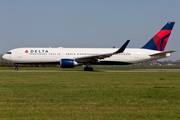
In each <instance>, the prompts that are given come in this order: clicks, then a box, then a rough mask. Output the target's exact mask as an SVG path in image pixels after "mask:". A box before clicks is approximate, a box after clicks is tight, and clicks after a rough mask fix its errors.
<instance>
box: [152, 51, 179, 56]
mask: <svg viewBox="0 0 180 120" xmlns="http://www.w3.org/2000/svg"><path fill="white" fill-rule="evenodd" d="M176 51H177V50H171V51H166V52H161V53H156V54H152V55H149V56H161V55H166V54H168V53H173V52H176Z"/></svg>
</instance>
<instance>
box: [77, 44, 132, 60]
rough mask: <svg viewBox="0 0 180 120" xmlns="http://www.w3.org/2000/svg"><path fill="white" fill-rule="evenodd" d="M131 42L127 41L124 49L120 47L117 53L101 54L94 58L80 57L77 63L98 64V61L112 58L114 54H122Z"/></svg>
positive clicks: (123, 46)
mask: <svg viewBox="0 0 180 120" xmlns="http://www.w3.org/2000/svg"><path fill="white" fill-rule="evenodd" d="M129 41H130V40H127V41H126V42H125V43H124V44H123V45H122V47H120V48H119V49H118V50H117V51H115V52H113V53H106V54H99V55H93V56H86V57H80V58H76V59H75V61H76V62H80V63H85V62H97V61H98V59H104V58H107V57H111V56H112V55H114V54H117V53H122V52H123V51H124V50H125V49H126V47H127V45H128V43H129Z"/></svg>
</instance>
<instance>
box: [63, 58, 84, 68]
mask: <svg viewBox="0 0 180 120" xmlns="http://www.w3.org/2000/svg"><path fill="white" fill-rule="evenodd" d="M80 65H83V64H82V63H77V62H76V61H75V60H74V59H61V60H60V67H61V68H74V67H76V66H80Z"/></svg>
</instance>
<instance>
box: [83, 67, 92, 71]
mask: <svg viewBox="0 0 180 120" xmlns="http://www.w3.org/2000/svg"><path fill="white" fill-rule="evenodd" d="M84 71H93V68H92V67H85V68H84Z"/></svg>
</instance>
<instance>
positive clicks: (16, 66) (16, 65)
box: [14, 63, 18, 71]
mask: <svg viewBox="0 0 180 120" xmlns="http://www.w3.org/2000/svg"><path fill="white" fill-rule="evenodd" d="M14 67H15V70H16V71H17V70H18V64H16V63H14Z"/></svg>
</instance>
